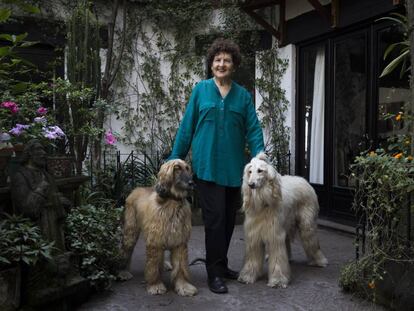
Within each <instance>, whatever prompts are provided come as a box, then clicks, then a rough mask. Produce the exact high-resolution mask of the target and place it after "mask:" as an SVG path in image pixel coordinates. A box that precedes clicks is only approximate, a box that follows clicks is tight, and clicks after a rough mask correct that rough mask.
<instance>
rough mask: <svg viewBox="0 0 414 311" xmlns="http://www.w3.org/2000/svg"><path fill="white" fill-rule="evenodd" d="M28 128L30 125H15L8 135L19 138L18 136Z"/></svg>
mask: <svg viewBox="0 0 414 311" xmlns="http://www.w3.org/2000/svg"><path fill="white" fill-rule="evenodd" d="M29 127H30V125H24V124H19V123H17V124H16V126H15V127H13V128H12V129H11V130H10V131H9V133H10V134H12V135H14V136H19V135H20V134H22V133H23V132H24V130H27V129H28V128H29Z"/></svg>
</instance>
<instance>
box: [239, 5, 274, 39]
mask: <svg viewBox="0 0 414 311" xmlns="http://www.w3.org/2000/svg"><path fill="white" fill-rule="evenodd" d="M245 12H246V13H247V14H249V15H250V16H251V17H252V18H253V19H254V20H255V21H256V22H257V23H258V24H259V25H261V26H262V27H263V28H264V29H266V30H267V31H268V32H270V33H271V34H272V35H273V36H275V37H276V38H277V39H278V40H280V39H281V36H280V32H279V31H278V30H276V29H275V28H274V27H273V26H272V25H270V24H269V23H268V22H267V21H266V20H264V19H263V18H262V17H261V16H260V15H259V14H257V13H256V12H255V11H250V10H245Z"/></svg>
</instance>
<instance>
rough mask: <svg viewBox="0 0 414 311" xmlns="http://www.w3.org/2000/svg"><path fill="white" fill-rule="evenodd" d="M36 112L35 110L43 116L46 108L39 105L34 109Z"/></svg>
mask: <svg viewBox="0 0 414 311" xmlns="http://www.w3.org/2000/svg"><path fill="white" fill-rule="evenodd" d="M36 112H37V114H38V115H41V116H44V115H45V114H46V113H47V108H45V107H39V108H38V109H37V110H36Z"/></svg>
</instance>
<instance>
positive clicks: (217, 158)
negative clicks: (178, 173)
mask: <svg viewBox="0 0 414 311" xmlns="http://www.w3.org/2000/svg"><path fill="white" fill-rule="evenodd" d="M246 141H247V143H248V147H249V149H250V152H251V154H252V156H255V155H256V154H257V153H259V152H260V151H263V150H264V143H263V133H262V129H261V126H260V123H259V120H258V118H257V115H256V111H255V108H254V105H253V101H252V98H251V95H250V93H249V92H248V91H247V90H246V89H245V88H243V87H242V86H240V85H239V84H237V83H236V82H232V85H231V89H230V91H229V93H228V94H227V95H226V97H224V98H222V97H221V94H220V91H219V89H218V87H217V85H216V84H215V82H214V80H213V79H208V80H203V81H201V82H199V83H198V84H197V85H196V86H195V87H194V89H193V91H192V94H191V97H190V100H189V102H188V104H187V108H186V111H185V113H184V117H183V119H182V121H181V124H180V127H179V129H178V132H177V135H176V138H175V143H174V147H173V150H172V153H171V155H170V157H169V159H176V158H180V159H184V158H185V157H186V155H187V153H188V151H189V149H190V147H192V166H193V171H194V173H195V174H196V176H197V178H199V179H202V180H205V181H212V182H215V183H216V184H218V185H222V186H229V187H239V186H240V185H241V183H242V174H243V167H244V165H245V164H246V159H245V152H244V151H245V146H246Z"/></svg>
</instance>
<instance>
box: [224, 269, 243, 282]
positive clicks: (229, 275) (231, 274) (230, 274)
mask: <svg viewBox="0 0 414 311" xmlns="http://www.w3.org/2000/svg"><path fill="white" fill-rule="evenodd" d="M223 277H224V278H225V279H230V280H237V279H238V278H239V273H238V272H237V271H234V270H231V269H229V268H227V270H226V271H225V272H224V275H223Z"/></svg>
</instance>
